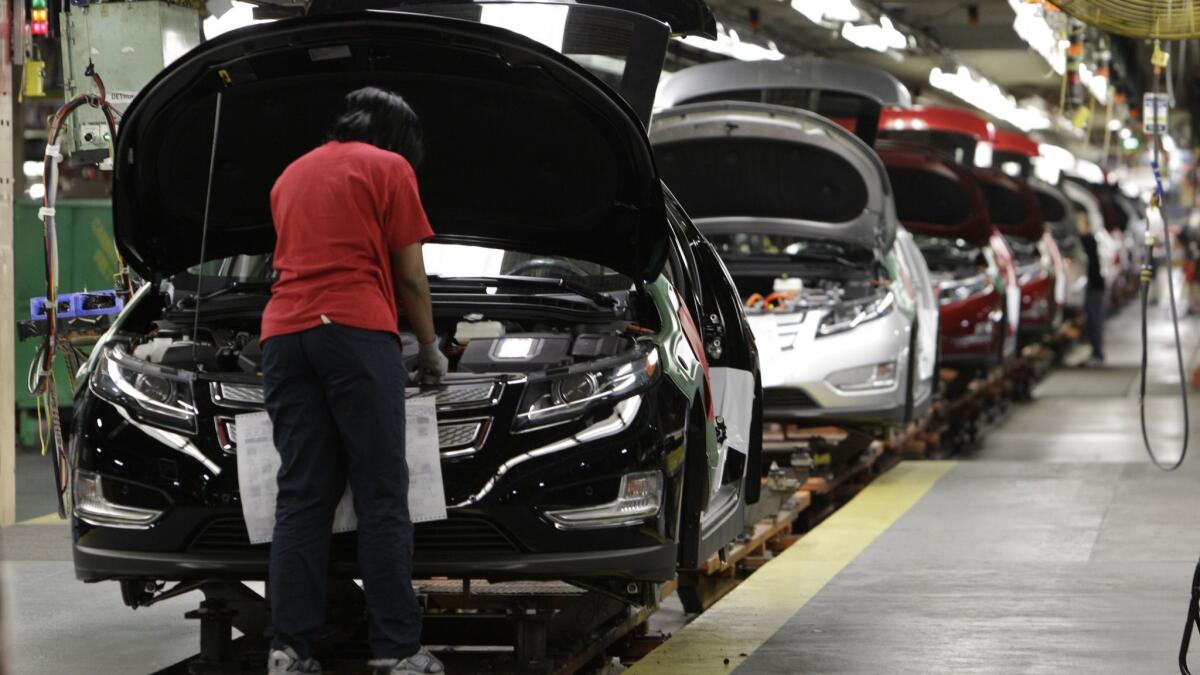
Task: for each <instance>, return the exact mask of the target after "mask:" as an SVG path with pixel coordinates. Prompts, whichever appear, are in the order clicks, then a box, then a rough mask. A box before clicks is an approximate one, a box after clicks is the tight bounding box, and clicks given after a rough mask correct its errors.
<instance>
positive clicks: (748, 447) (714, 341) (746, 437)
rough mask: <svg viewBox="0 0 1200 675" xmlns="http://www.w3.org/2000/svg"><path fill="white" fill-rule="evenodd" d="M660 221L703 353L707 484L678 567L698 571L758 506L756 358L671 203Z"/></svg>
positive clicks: (712, 256)
mask: <svg viewBox="0 0 1200 675" xmlns="http://www.w3.org/2000/svg"><path fill="white" fill-rule="evenodd" d="M668 201H669V202H670V204H669V208H668V217H669V218H670V219H671V220H672V226H673V228H674V229H675V230H676V233H677V234H678V235H679V241H680V243H681V244H683V246H682V247H681V248H683V249H684V251H682V257H683V258H684V259H685V260H687V262H688V265H689V267H690V269H689V270H688V272H687V274H688V278H689V281H690V282H691V283H690V286H691V289H692V291H693V292H692V297H691V298H690V302H688V303H687V304H689V305H690V307H689V311H690V312H691V314H692V320H693V321H694V322H695V326H696V329H697V332H698V334H699V338H700V340H701V343H702V349H703V351H704V354H703V357H702V358H703V360H704V362H705V364H706V367H705V369H704V373H705V382H704V385H703V386H704V392H703V396H704V405H705V409H706V421H705V444H706V448H707V453H706V455H707V460H708V467H707V469H708V471H707V478H708V480H707V483H706V486H705V491H706V494H705V498H704V499H703V500H702V503H703V506H702V512H701V513H700V514H699V529H698V532H696V533H695V534H694V535H693V536H691V537H685V541H684V542H682V543H681V547H682V550H681V556H680V558H681V563H682V564H683V565H684V566H691V565H698V564H699V563H700V562H701V561H703V560H705V559H706V558H708V557H709V556H711V555H712V554H714V553H716V552H717V551H718V550H720V549H721V548H722V547H723V546H725V545H727V544H728V543H729V542H731V541H732V540H733V539H734V538H736V537H737V536H738V535H739V534H740V533H741V531H742V528H743V527H744V523H743V511H744V507H745V504H747V503H754V502H756V501H757V500H758V495H759V490H760V487H761V484H760V474H761V452H762V423H761V422H762V409H761V399H762V396H761V392H762V386H761V381H760V380H759V375H758V354H757V351H756V350H755V348H754V339H753V337H752V334H751V332H750V330H749V326H748V325H747V324H746V321H745V317H744V315H743V313H742V309H741V305H742V303H741V299H740V297H739V296H738V294H737V291H736V289H735V288H734V285H733V281H732V279H730V278H729V274H728V272H727V271H726V270H725V266H724V264H723V263H722V262H721V260H720V258H719V257H718V255H717V253H716V251H715V250H714V249H713V248H712V245H711V244H709V243H708V241H707V240H706V239H704V237H703V236H702V235H701V234H700V232H699V230H697V229H696V228H695V226H694V225H693V224H692V223H691V221H690V220H689V219H688V218H687V216H686V215H685V214H684V213H683V210H682V209H681V208H680V207H679V205H678V203H676V202H675V201H674V198H673V197H671V198H669V199H668Z"/></svg>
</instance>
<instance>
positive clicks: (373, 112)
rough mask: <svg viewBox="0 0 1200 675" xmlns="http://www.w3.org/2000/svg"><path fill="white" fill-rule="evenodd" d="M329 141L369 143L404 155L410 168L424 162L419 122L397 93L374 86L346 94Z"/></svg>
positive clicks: (422, 140) (423, 146)
mask: <svg viewBox="0 0 1200 675" xmlns="http://www.w3.org/2000/svg"><path fill="white" fill-rule="evenodd" d="M329 140H333V141H360V142H362V143H370V144H371V145H374V146H375V147H378V148H383V149H384V150H390V151H391V152H395V153H398V154H400V155H402V156H404V158H405V159H407V160H408V163H409V164H412V165H413V167H414V168H415V167H417V166H419V165H420V164H421V162H422V160H424V159H425V141H424V138H423V135H422V133H421V120H420V119H419V118H418V117H417V114H416V113H415V112H413V109H412V108H411V107H409V105H408V103H407V102H406V101H405V100H404V99H403V98H401V96H400V95H399V94H397V93H394V92H391V91H387V90H385V89H380V88H378V87H363V88H361V89H355V90H354V91H352V92H350V93H349V94H346V98H344V99H342V109H341V111H340V112H339V113H338V118H337V120H336V121H335V122H334V123H333V128H332V129H331V130H330V132H329Z"/></svg>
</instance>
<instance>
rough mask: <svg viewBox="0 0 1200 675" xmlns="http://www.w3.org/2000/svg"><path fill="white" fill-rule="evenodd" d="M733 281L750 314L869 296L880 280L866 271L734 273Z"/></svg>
mask: <svg viewBox="0 0 1200 675" xmlns="http://www.w3.org/2000/svg"><path fill="white" fill-rule="evenodd" d="M734 283H735V284H736V285H737V288H738V290H739V291H741V292H742V295H743V296H744V297H745V305H746V311H747V313H749V314H754V313H790V312H804V311H808V310H810V309H819V308H822V307H831V306H834V305H838V304H841V303H844V302H853V301H856V300H861V299H865V298H869V297H871V296H874V295H876V294H877V293H878V292H879V288H880V286H881V285H883V284H884V280H882V279H880V278H878V277H876V276H875V275H873V274H871V273H869V272H868V271H866V270H862V271H861V272H858V273H838V274H804V275H797V276H789V275H774V274H761V273H752V272H735V273H734Z"/></svg>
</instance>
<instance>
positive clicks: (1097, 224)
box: [1060, 180, 1124, 297]
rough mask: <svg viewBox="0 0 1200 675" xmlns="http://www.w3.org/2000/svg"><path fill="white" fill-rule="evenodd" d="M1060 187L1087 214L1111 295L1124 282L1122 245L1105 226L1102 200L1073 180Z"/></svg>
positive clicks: (1103, 274) (1108, 292)
mask: <svg viewBox="0 0 1200 675" xmlns="http://www.w3.org/2000/svg"><path fill="white" fill-rule="evenodd" d="M1060 187H1061V188H1062V191H1063V193H1064V194H1065V195H1066V196H1067V198H1069V199H1070V200H1071V203H1072V204H1073V205H1074V206H1075V207H1076V209H1077V210H1078V209H1082V210H1083V212H1084V213H1085V214H1086V215H1087V219H1088V227H1089V228H1090V231H1091V234H1092V237H1094V238H1095V239H1096V250H1097V252H1098V253H1099V255H1100V274H1101V275H1102V276H1103V277H1104V282H1105V284H1104V286H1105V293H1106V294H1107V295H1109V296H1110V297H1111V296H1112V295H1113V294H1114V292H1115V291H1116V289H1117V288H1118V287H1119V286H1120V285H1121V282H1122V274H1123V272H1122V269H1121V268H1122V264H1121V263H1122V260H1123V258H1124V256H1123V255H1122V253H1123V248H1122V245H1121V243H1120V242H1119V241H1117V239H1116V237H1115V236H1113V234H1112V233H1111V232H1109V230H1108V228H1107V227H1105V223H1104V212H1103V211H1102V209H1101V206H1100V200H1099V199H1097V198H1096V195H1095V194H1093V193H1092V191H1091V190H1089V189H1087V188H1086V187H1084V186H1083V185H1080V184H1079V183H1077V182H1075V181H1071V180H1064V181H1063V182H1062V185H1061V186H1060Z"/></svg>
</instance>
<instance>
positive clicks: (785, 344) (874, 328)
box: [751, 311, 912, 424]
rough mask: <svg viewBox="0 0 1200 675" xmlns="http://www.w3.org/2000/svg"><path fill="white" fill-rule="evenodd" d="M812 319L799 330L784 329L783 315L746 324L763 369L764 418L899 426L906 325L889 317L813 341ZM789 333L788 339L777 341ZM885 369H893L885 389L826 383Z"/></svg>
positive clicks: (814, 319) (897, 317) (903, 396)
mask: <svg viewBox="0 0 1200 675" xmlns="http://www.w3.org/2000/svg"><path fill="white" fill-rule="evenodd" d="M815 314H816V313H811V314H810V316H809V317H808V318H807V320H805V321H803V322H802V323H799V324H790V325H789V324H788V323H786V322H787V321H789V319H788V317H787V316H786V315H779V316H773V315H764V316H758V317H754V319H755V320H754V321H752V322H751V327H752V328H753V329H754V333H755V338H756V340H757V341H758V347H759V354H760V358H761V363H762V366H761V372H762V379H763V389H764V392H763V401H764V405H763V416H764V417H765V418H766V419H770V420H776V421H785V420H791V421H803V422H812V423H821V424H840V423H853V424H895V423H900V422H903V421H904V416H905V409H906V407H907V403H908V401H907V398H908V391H907V389H906V387H905V383H906V382H907V372H906V369H907V368H908V367H909V364H910V361H911V359H910V355H909V345H910V342H911V331H912V322H911V320H910V319H909V318H908V317H907V316H905V315H904V314H903V313H901V312H898V311H893V312H892V313H890V314H888V315H887V316H885V317H883V318H881V319H877V320H875V321H870V322H867V323H864V324H862V325H860V326H858V327H857V328H854V329H852V330H849V331H846V332H844V333H838V334H834V335H828V336H824V337H817V335H816V327H817V324H818V323H819V317H818V316H815ZM792 332H794V333H795V335H794V337H792V338H790V339H785V338H783V337H781V336H782V335H789V334H791V333H792ZM760 336H761V337H760ZM885 363H891V364H894V373H893V378H892V379H894V382H893V383H892V384H890V385H888V386H885V387H880V388H877V389H869V390H864V391H853V390H845V389H842V388H839V387H837V386H835V385H834V384H832V383H831V381H830V380H831V378H833V377H835V376H836V375H837V374H838V373H843V372H845V371H849V370H852V369H858V368H864V367H869V366H875V365H877V364H885Z"/></svg>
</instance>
